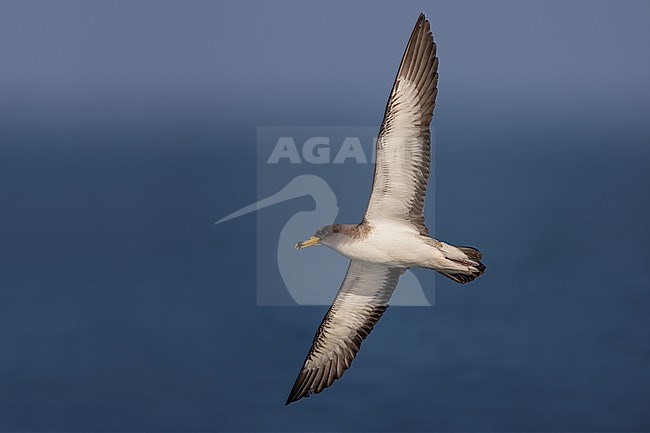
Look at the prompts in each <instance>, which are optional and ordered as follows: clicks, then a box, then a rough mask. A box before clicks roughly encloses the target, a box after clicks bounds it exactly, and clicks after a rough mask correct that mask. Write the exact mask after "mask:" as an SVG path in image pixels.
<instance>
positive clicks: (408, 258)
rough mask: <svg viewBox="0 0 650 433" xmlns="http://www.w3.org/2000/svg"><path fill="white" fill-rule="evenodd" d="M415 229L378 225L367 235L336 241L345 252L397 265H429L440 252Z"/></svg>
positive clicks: (351, 257) (341, 250)
mask: <svg viewBox="0 0 650 433" xmlns="http://www.w3.org/2000/svg"><path fill="white" fill-rule="evenodd" d="M425 239H426V238H424V237H422V236H420V235H419V234H418V233H416V232H414V231H411V230H406V229H402V228H401V227H399V226H398V227H391V226H388V227H381V228H379V227H377V228H375V229H373V230H372V231H371V232H370V233H369V234H368V236H367V237H364V238H361V239H359V240H357V241H355V242H347V243H344V244H341V245H338V246H337V248H336V250H337V251H338V252H339V253H341V254H343V255H344V256H346V257H348V258H350V259H355V260H363V261H367V262H372V263H382V264H385V265H389V266H397V267H406V268H410V267H416V266H420V267H428V266H430V264H431V263H432V261H435V260H436V259H437V258H438V256H440V259H442V258H443V256H442V253H441V252H440V251H439V250H437V249H436V248H434V247H433V246H432V245H431V244H430V243H428V242H427V241H425Z"/></svg>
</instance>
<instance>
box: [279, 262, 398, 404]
mask: <svg viewBox="0 0 650 433" xmlns="http://www.w3.org/2000/svg"><path fill="white" fill-rule="evenodd" d="M405 270H406V269H403V268H389V267H387V266H384V265H381V264H373V263H367V262H361V261H356V260H352V261H350V266H349V267H348V272H347V274H346V275H345V279H344V280H343V283H342V284H341V288H340V289H339V292H338V294H337V295H336V299H334V303H333V304H332V307H331V308H330V310H329V311H328V312H327V314H326V315H325V318H324V319H323V322H322V323H321V325H320V327H319V328H318V331H317V332H316V336H315V337H314V341H313V343H312V345H311V349H310V350H309V354H308V355H307V359H305V363H304V364H303V367H302V369H301V371H300V373H299V374H298V378H297V379H296V382H295V384H294V386H293V389H292V390H291V393H290V394H289V398H288V399H287V404H289V403H291V402H294V401H297V400H299V399H301V398H302V397H308V396H309V394H311V393H319V392H321V391H322V390H324V389H325V388H327V387H328V386H330V385H331V384H332V383H333V382H334V381H335V380H336V379H339V378H340V377H341V376H342V375H343V373H344V372H345V370H347V369H348V367H350V363H351V362H352V360H353V359H354V357H355V356H356V354H357V352H358V351H359V348H360V347H361V342H362V341H363V340H364V339H365V338H366V337H367V336H368V334H370V332H371V331H372V329H373V327H374V326H375V323H377V321H378V320H379V318H380V317H381V315H382V314H383V312H384V311H385V310H386V308H388V301H389V300H390V297H391V295H392V294H393V291H394V290H395V287H397V281H398V280H399V277H400V275H402V274H403V273H404V271H405Z"/></svg>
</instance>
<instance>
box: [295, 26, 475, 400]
mask: <svg viewBox="0 0 650 433" xmlns="http://www.w3.org/2000/svg"><path fill="white" fill-rule="evenodd" d="M437 84H438V57H436V44H435V42H434V41H433V36H432V34H431V30H430V27H429V21H428V20H427V19H426V18H425V16H424V14H420V17H419V18H418V20H417V23H416V24H415V28H414V29H413V33H412V34H411V37H410V39H409V41H408V44H407V45H406V50H405V52H404V56H403V57H402V62H401V63H400V66H399V70H398V72H397V77H396V78H395V83H394V84H393V89H392V91H391V93H390V97H389V99H388V104H387V105H386V111H385V113H384V120H383V122H382V125H381V129H380V130H379V136H378V138H377V144H376V165H375V174H374V179H373V184H372V191H371V194H370V201H369V203H368V208H367V210H366V213H365V215H364V217H363V219H362V220H361V223H359V224H332V225H328V226H325V227H321V228H320V229H318V230H317V231H316V233H315V234H314V235H313V236H311V237H310V238H309V239H307V240H304V241H301V242H298V243H297V244H296V249H301V248H305V247H309V246H312V245H324V246H326V247H329V248H331V249H333V250H334V251H336V252H338V253H340V254H342V255H344V256H346V257H348V258H349V259H350V265H349V267H348V271H347V274H346V275H345V279H344V280H343V283H342V284H341V288H340V289H339V292H338V294H337V295H336V298H335V299H334V303H333V304H332V306H331V308H330V309H329V311H328V312H327V314H326V315H325V318H324V319H323V322H322V323H321V325H320V327H319V328H318V331H317V332H316V336H315V337H314V341H313V343H312V345H311V349H310V350H309V353H308V354H307V358H306V359H305V362H304V364H303V366H302V369H301V370H300V373H299V374H298V378H297V379H296V382H295V384H294V386H293V388H292V389H291V393H290V394H289V398H288V399H287V404H289V403H292V402H294V401H297V400H299V399H301V398H302V397H308V396H309V395H310V394H312V393H315V394H317V393H319V392H321V391H323V390H324V389H325V388H327V387H329V386H330V385H332V383H333V382H334V381H335V380H336V379H339V378H340V377H341V376H342V375H343V373H344V372H345V370H347V369H348V368H349V367H350V363H351V362H352V360H353V359H354V357H355V355H356V353H357V352H358V351H359V347H360V346H361V343H362V341H363V340H364V339H365V338H366V337H367V336H368V334H369V333H370V332H371V331H372V329H373V327H374V326H375V324H376V323H377V321H378V320H379V319H380V317H381V315H382V314H383V313H384V311H386V308H387V307H388V302H389V300H390V298H391V295H392V294H393V291H394V290H395V287H396V286H397V281H398V280H399V278H400V276H401V275H402V274H403V273H404V272H405V271H406V270H407V269H409V268H414V267H420V268H426V269H433V270H436V271H438V272H439V273H441V274H442V275H444V276H446V277H448V278H451V279H452V280H454V281H456V282H458V283H461V284H464V283H468V282H470V281H472V280H473V279H475V278H476V277H478V276H480V275H481V274H483V271H484V270H485V266H484V265H483V263H481V261H480V260H481V253H480V252H479V251H478V250H477V249H475V248H471V247H457V246H453V245H450V244H447V243H444V242H440V241H438V240H436V239H434V238H432V237H430V236H429V230H428V229H427V226H426V225H425V223H424V214H423V210H424V199H425V194H426V187H427V179H428V177H429V170H430V168H429V163H430V141H431V135H430V132H429V125H430V123H431V117H432V115H433V108H434V105H435V101H436V94H437V93H438V89H437Z"/></svg>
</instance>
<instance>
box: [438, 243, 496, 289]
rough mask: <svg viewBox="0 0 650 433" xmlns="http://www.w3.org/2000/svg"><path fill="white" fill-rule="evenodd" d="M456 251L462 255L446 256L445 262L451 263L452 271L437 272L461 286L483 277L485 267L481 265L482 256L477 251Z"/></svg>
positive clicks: (463, 248) (469, 248) (468, 249)
mask: <svg viewBox="0 0 650 433" xmlns="http://www.w3.org/2000/svg"><path fill="white" fill-rule="evenodd" d="M456 249H458V250H459V251H460V252H461V253H462V254H453V255H452V254H450V255H448V256H446V258H447V260H450V261H451V262H453V265H454V266H453V269H444V270H438V272H440V273H441V274H442V275H444V276H445V277H447V278H451V279H452V280H454V281H456V282H457V283H461V284H465V283H469V282H470V281H472V280H474V279H475V278H478V277H480V276H481V275H483V272H485V265H484V264H483V263H481V258H482V257H483V254H481V252H480V251H479V250H477V249H476V248H472V247H456Z"/></svg>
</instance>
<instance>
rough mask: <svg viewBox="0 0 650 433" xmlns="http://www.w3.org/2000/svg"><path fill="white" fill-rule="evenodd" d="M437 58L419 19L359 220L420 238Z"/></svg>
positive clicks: (390, 102) (422, 19) (391, 100)
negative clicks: (405, 227) (402, 228)
mask: <svg viewBox="0 0 650 433" xmlns="http://www.w3.org/2000/svg"><path fill="white" fill-rule="evenodd" d="M437 85H438V58H437V57H436V44H435V42H434V41H433V36H432V35H431V30H430V28H429V21H427V19H426V18H425V17H424V15H423V14H421V15H420V17H419V19H418V21H417V23H416V24H415V28H414V29H413V33H412V34H411V38H410V39H409V42H408V44H407V46H406V51H405V52H404V57H403V58H402V62H401V64H400V67H399V70H398V72H397V77H396V78H395V84H393V90H392V91H391V93H390V97H389V99H388V104H387V105H386V112H385V114H384V121H383V123H382V125H381V129H380V131H379V137H378V139H377V149H376V155H377V157H376V165H375V176H374V180H373V184H372V192H371V195H370V201H369V203H368V209H367V210H366V214H365V216H364V219H365V220H366V221H368V222H370V223H371V224H372V223H376V222H380V221H389V222H397V223H402V224H403V223H407V224H410V225H412V226H414V227H415V229H416V230H418V231H419V232H420V233H421V234H423V235H428V230H427V227H426V225H425V224H424V214H423V210H424V197H425V194H426V188H427V179H428V178H429V164H430V161H431V157H430V149H429V148H430V142H431V134H430V132H429V125H430V123H431V117H432V115H433V108H434V106H435V102H436V95H437V93H438V90H437Z"/></svg>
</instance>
